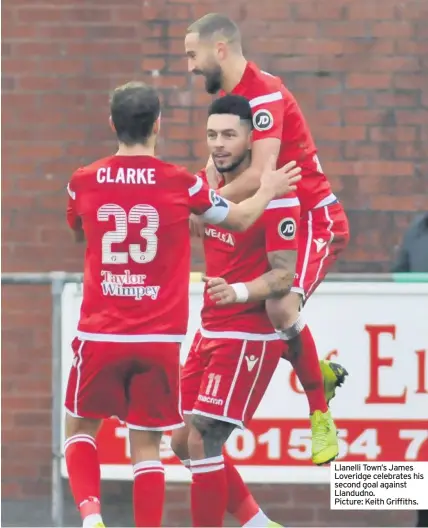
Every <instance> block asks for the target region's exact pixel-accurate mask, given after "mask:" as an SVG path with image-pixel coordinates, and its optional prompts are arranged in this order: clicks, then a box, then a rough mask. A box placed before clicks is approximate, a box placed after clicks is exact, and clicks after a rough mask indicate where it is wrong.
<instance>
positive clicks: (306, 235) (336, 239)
mask: <svg viewBox="0 0 428 528" xmlns="http://www.w3.org/2000/svg"><path fill="white" fill-rule="evenodd" d="M298 237H299V251H298V255H297V263H296V278H295V279H294V283H293V287H292V291H295V292H297V293H300V294H302V295H303V296H304V299H305V300H307V299H308V298H309V297H310V295H312V293H313V292H314V291H315V289H316V288H317V286H318V285H319V284H320V282H322V281H323V279H324V278H325V276H326V275H327V273H328V271H329V270H330V268H331V267H332V265H333V264H334V263H335V262H336V260H337V257H338V256H339V254H340V253H341V252H342V251H343V250H344V249H345V248H346V246H347V245H348V242H349V225H348V219H347V217H346V214H345V211H344V210H343V207H342V205H341V204H340V203H338V202H336V203H333V204H331V205H326V206H324V207H320V208H318V209H312V210H311V211H308V212H307V213H305V214H304V216H302V218H301V220H300V228H299V231H298Z"/></svg>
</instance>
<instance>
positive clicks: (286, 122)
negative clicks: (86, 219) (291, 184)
mask: <svg viewBox="0 0 428 528" xmlns="http://www.w3.org/2000/svg"><path fill="white" fill-rule="evenodd" d="M185 50H186V55H187V60H188V69H189V72H191V73H193V74H196V75H202V76H203V77H204V78H205V88H206V90H207V92H209V93H211V94H214V93H219V94H220V95H221V96H224V95H225V94H236V95H241V96H243V97H245V98H246V99H247V100H248V101H249V104H250V106H251V108H252V115H253V126H254V131H253V143H252V156H251V164H250V166H249V167H248V168H247V169H246V170H245V171H243V172H242V174H240V175H239V177H237V178H235V179H234V180H233V181H231V182H227V183H226V185H224V186H222V187H221V188H219V189H218V192H219V194H220V195H221V196H223V197H225V198H228V199H232V200H235V201H237V202H239V200H241V199H244V198H246V197H247V196H250V195H251V194H252V193H253V192H254V191H255V190H256V189H257V187H258V185H259V178H260V168H261V166H262V165H263V163H264V160H265V159H266V157H270V156H272V155H273V156H274V157H275V159H276V160H277V163H278V164H279V165H281V164H282V163H284V161H285V160H287V159H297V160H298V163H299V164H300V165H301V167H302V180H301V181H300V183H299V185H298V188H297V191H296V194H297V197H298V198H299V201H300V208H301V211H300V224H299V231H298V235H297V237H298V257H297V262H296V276H295V279H294V282H293V286H292V288H291V291H289V292H288V293H287V294H285V295H284V296H282V297H281V298H270V299H268V300H267V301H266V310H267V313H268V315H269V318H270V320H271V322H272V324H273V326H274V328H275V329H276V331H277V333H278V335H279V336H280V338H281V339H282V340H283V342H284V343H285V344H286V347H285V352H284V355H283V357H284V358H286V359H288V360H289V361H290V362H291V364H292V366H293V368H294V370H295V372H296V375H297V377H298V378H299V380H300V382H301V384H302V386H303V388H304V390H305V394H306V396H307V399H308V404H309V414H310V421H311V428H312V460H313V462H314V463H315V464H319V465H321V464H325V463H328V462H329V461H331V460H333V459H334V458H335V457H336V456H337V455H338V452H339V444H338V440H337V435H336V428H335V424H334V421H333V418H332V416H331V414H330V410H329V407H328V402H329V400H330V399H331V397H332V394H334V389H335V387H336V386H338V385H340V384H341V383H342V382H343V380H344V378H345V375H346V374H347V372H346V371H345V370H344V369H343V367H340V366H337V365H334V364H329V363H326V362H323V363H320V362H319V358H318V353H317V349H316V345H315V342H314V339H313V337H312V333H311V331H310V329H309V327H308V325H307V324H306V323H305V321H304V318H303V313H302V307H303V305H304V303H305V302H306V301H307V299H308V298H309V296H310V295H311V294H312V293H313V292H314V290H315V289H316V287H317V286H318V284H319V283H320V282H321V281H322V280H323V279H324V277H325V275H326V273H327V271H328V270H329V269H330V268H331V266H332V264H333V263H334V262H335V261H336V259H337V257H338V255H339V254H340V252H341V251H343V249H344V248H345V247H346V245H347V243H348V240H349V229H348V221H347V217H346V215H345V212H344V210H343V207H342V205H341V204H340V203H339V201H338V199H337V197H336V196H335V195H334V193H333V192H332V190H331V187H330V184H329V182H328V180H327V178H326V176H325V174H324V172H323V170H322V168H321V165H320V162H319V159H318V156H317V149H316V147H315V144H314V141H313V138H312V135H311V133H310V130H309V127H308V125H307V123H306V120H305V118H304V116H303V114H302V112H301V110H300V108H299V106H298V103H297V101H296V99H295V98H294V96H293V95H292V94H291V93H290V92H289V91H288V90H287V88H286V87H285V86H284V84H283V83H282V81H281V79H279V78H278V77H275V76H273V75H270V74H269V73H266V72H264V71H262V70H260V69H259V68H258V67H257V66H256V65H255V64H254V63H253V62H249V61H247V60H246V59H245V57H244V56H243V53H242V45H241V36H240V32H239V28H238V27H237V26H236V24H235V23H234V22H233V21H232V20H230V19H229V18H228V17H227V16H224V15H221V14H217V13H211V14H208V15H205V16H204V17H202V18H201V19H199V20H197V21H196V22H194V23H193V24H191V25H190V26H189V28H188V30H187V34H186V37H185ZM212 168H213V167H212V161H209V162H208V165H207V169H208V172H207V173H208V181H209V182H210V185H211V186H212V187H215V186H216V182H218V181H219V178H218V177H213V174H214V175H215V174H216V171H213V170H212ZM193 223H194V221H193V219H192V224H193ZM196 225H197V222H196ZM192 230H193V231H195V228H194V227H192ZM325 383H327V385H329V386H330V387H331V390H330V389H328V390H325V387H326V384H325Z"/></svg>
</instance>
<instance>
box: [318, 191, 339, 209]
mask: <svg viewBox="0 0 428 528" xmlns="http://www.w3.org/2000/svg"><path fill="white" fill-rule="evenodd" d="M336 201H338V200H337V196H336V195H335V194H333V193H331V194H329V195H328V196H326V197H325V198H323V199H322V200H321V201H320V202H318V203H317V205H316V206H315V207H314V208H313V209H320V208H321V207H325V206H326V205H330V204H332V203H333V202H336Z"/></svg>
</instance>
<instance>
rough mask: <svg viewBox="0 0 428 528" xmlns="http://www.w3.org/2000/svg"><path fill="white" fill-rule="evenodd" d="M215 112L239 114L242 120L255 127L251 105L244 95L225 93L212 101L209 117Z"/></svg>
mask: <svg viewBox="0 0 428 528" xmlns="http://www.w3.org/2000/svg"><path fill="white" fill-rule="evenodd" d="M213 114H232V115H236V116H238V117H239V118H240V119H241V121H244V122H246V123H247V124H248V126H249V127H250V128H253V115H252V111H251V106H250V103H249V101H248V99H246V98H245V97H242V95H232V94H229V95H225V96H223V97H220V98H219V99H216V100H215V101H214V102H212V103H211V105H210V107H209V109H208V117H209V116H210V115H213Z"/></svg>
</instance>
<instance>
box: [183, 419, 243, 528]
mask: <svg viewBox="0 0 428 528" xmlns="http://www.w3.org/2000/svg"><path fill="white" fill-rule="evenodd" d="M234 428H235V425H234V424H231V423H229V422H223V421H220V420H216V419H215V418H211V417H207V416H202V415H199V414H193V415H192V419H191V425H190V429H189V439H188V447H189V454H190V469H191V472H192V489H191V506H192V518H193V526H223V519H224V515H225V513H226V508H227V499H228V485H227V475H226V471H225V467H224V460H223V455H222V450H223V446H224V443H225V442H226V440H227V439H228V438H229V436H230V433H231V432H232V431H233V429H234Z"/></svg>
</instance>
